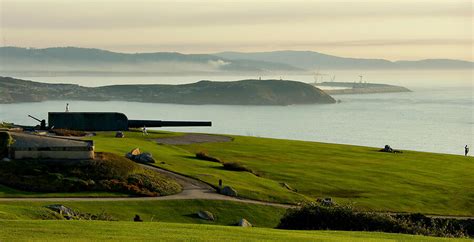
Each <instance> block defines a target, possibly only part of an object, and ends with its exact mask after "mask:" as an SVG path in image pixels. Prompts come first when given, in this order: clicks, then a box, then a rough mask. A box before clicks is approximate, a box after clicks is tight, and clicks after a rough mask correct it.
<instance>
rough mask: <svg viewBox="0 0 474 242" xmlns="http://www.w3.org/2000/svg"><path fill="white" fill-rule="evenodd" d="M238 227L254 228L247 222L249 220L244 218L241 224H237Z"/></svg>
mask: <svg viewBox="0 0 474 242" xmlns="http://www.w3.org/2000/svg"><path fill="white" fill-rule="evenodd" d="M237 226H240V227H252V224H251V223H250V222H249V221H247V219H245V218H242V219H240V221H239V223H238V224H237Z"/></svg>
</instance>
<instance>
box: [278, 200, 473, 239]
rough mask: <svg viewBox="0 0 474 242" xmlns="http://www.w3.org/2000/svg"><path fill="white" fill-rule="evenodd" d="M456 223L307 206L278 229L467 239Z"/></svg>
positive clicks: (291, 212)
mask: <svg viewBox="0 0 474 242" xmlns="http://www.w3.org/2000/svg"><path fill="white" fill-rule="evenodd" d="M420 216H421V217H420ZM458 222H459V220H458V221H457V222H455V219H451V220H447V219H444V221H441V220H439V219H434V218H428V217H426V216H423V215H417V216H414V217H410V216H401V217H397V216H391V215H388V214H379V213H368V212H359V211H357V210H355V209H353V208H352V207H350V206H340V205H335V206H321V205H319V204H316V203H309V204H305V205H303V206H302V207H300V208H295V209H289V210H288V211H287V212H286V214H285V215H284V216H283V218H282V219H281V220H280V224H279V225H278V228H281V229H294V230H295V229H296V230H345V231H378V232H389V233H405V234H422V235H430V236H445V237H463V236H464V234H465V233H466V232H467V231H466V230H465V229H464V227H463V226H460V225H459V224H457V223H458Z"/></svg>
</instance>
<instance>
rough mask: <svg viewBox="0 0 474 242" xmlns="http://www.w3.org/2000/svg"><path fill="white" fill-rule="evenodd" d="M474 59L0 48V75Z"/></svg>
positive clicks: (251, 70) (304, 68) (455, 65)
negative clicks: (393, 58) (401, 58)
mask: <svg viewBox="0 0 474 242" xmlns="http://www.w3.org/2000/svg"><path fill="white" fill-rule="evenodd" d="M473 67H474V63H473V62H469V61H461V60H448V59H429V60H420V61H395V62H392V61H388V60H383V59H358V58H343V57H338V56H332V55H326V54H321V53H318V52H311V51H273V52H254V53H241V52H222V53H216V54H181V53H177V52H156V53H135V54H127V53H117V52H112V51H107V50H100V49H86V48H76V47H57V48H46V49H33V48H18V47H0V75H3V76H18V75H23V74H25V73H26V74H29V75H34V76H35V75H38V76H43V75H78V76H81V75H94V76H101V75H199V74H201V75H213V74H218V75H219V74H237V75H238V74H251V75H261V74H276V73H278V74H291V73H293V74H296V73H299V74H302V73H308V71H315V70H317V69H355V70H357V69H467V68H471V69H472V68H473Z"/></svg>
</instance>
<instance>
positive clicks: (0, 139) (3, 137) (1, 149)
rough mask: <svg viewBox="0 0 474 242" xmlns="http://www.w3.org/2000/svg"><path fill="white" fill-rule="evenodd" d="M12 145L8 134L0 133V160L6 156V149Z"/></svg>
mask: <svg viewBox="0 0 474 242" xmlns="http://www.w3.org/2000/svg"><path fill="white" fill-rule="evenodd" d="M12 143H13V139H12V137H11V136H10V134H9V133H8V132H0V158H2V157H5V156H7V155H8V147H10V145H11V144H12Z"/></svg>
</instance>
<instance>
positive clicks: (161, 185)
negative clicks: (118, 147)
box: [0, 153, 181, 196]
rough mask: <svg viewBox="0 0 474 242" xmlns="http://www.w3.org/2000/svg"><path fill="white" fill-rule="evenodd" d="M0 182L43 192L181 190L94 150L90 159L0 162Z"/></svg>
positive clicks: (145, 193)
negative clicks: (94, 152) (94, 155)
mask: <svg viewBox="0 0 474 242" xmlns="http://www.w3.org/2000/svg"><path fill="white" fill-rule="evenodd" d="M0 184H2V185H6V186H9V187H11V188H16V189H18V190H21V191H29V192H46V193H54V192H59V193H65V192H89V191H95V192H117V193H124V194H130V195H140V196H164V195H170V194H175V193H178V192H179V191H181V186H180V185H179V184H178V183H176V182H175V181H174V180H172V179H170V178H167V177H163V176H162V175H159V174H157V173H155V172H152V171H149V170H146V169H143V168H141V167H140V166H138V165H137V164H135V163H134V162H133V161H131V160H128V159H126V158H124V157H121V156H117V155H114V154H106V153H97V154H96V158H95V159H94V160H72V161H71V160H15V161H11V162H0ZM1 190H2V189H1V188H0V191H1Z"/></svg>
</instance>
